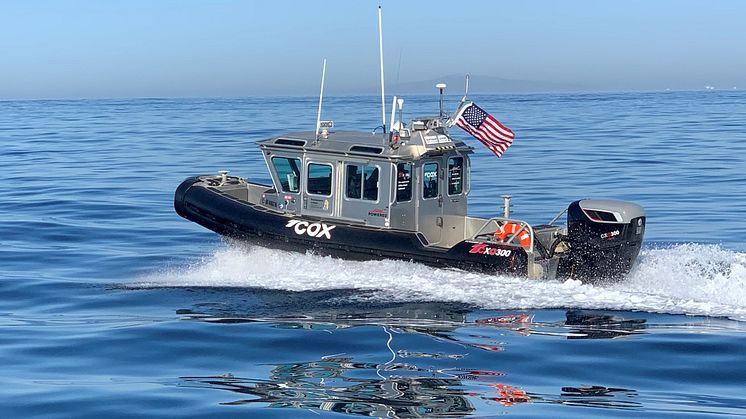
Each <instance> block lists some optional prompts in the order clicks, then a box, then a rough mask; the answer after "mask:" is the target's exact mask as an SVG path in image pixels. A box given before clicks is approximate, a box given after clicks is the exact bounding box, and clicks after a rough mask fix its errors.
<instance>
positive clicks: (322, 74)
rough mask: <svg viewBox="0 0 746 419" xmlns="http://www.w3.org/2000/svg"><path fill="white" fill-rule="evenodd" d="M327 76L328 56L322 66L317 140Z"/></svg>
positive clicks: (317, 131)
mask: <svg viewBox="0 0 746 419" xmlns="http://www.w3.org/2000/svg"><path fill="white" fill-rule="evenodd" d="M325 76H326V58H324V65H323V66H322V67H321V93H319V113H318V114H316V137H315V139H316V141H318V139H319V127H320V126H321V101H322V100H323V99H324V77H325Z"/></svg>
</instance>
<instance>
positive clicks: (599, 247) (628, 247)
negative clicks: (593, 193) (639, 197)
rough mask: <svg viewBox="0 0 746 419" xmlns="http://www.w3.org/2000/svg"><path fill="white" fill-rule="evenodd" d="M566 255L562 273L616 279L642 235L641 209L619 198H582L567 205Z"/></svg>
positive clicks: (635, 251) (631, 259) (631, 258)
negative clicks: (567, 247)
mask: <svg viewBox="0 0 746 419" xmlns="http://www.w3.org/2000/svg"><path fill="white" fill-rule="evenodd" d="M567 232H568V236H567V242H568V244H569V245H570V249H569V252H568V257H567V258H566V260H564V261H563V262H564V263H561V264H560V268H559V269H560V272H558V274H562V275H563V276H567V277H571V278H579V279H585V280H597V279H618V278H621V277H623V276H624V275H626V274H627V273H628V272H629V270H630V269H631V268H632V264H633V263H634V262H635V259H637V255H638V254H639V253H640V246H641V245H642V237H643V235H644V234H645V210H644V209H643V208H642V207H641V206H639V205H637V204H632V203H629V202H623V201H613V200H599V199H585V200H581V201H575V202H573V203H572V204H570V206H569V207H568V208H567Z"/></svg>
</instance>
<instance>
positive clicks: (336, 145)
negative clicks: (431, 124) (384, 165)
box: [257, 127, 473, 160]
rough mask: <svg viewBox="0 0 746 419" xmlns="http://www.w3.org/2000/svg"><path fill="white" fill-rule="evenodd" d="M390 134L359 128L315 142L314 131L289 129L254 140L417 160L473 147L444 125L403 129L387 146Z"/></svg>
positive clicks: (270, 145) (282, 146) (268, 145)
mask: <svg viewBox="0 0 746 419" xmlns="http://www.w3.org/2000/svg"><path fill="white" fill-rule="evenodd" d="M388 138H389V134H382V133H381V132H378V133H375V134H372V133H370V132H361V131H329V132H328V135H327V136H326V137H322V138H320V139H319V141H315V132H313V131H305V132H292V133H287V134H283V135H280V136H277V137H273V138H270V139H267V140H261V141H257V144H259V146H260V147H262V148H263V149H265V148H266V149H271V150H302V151H305V152H318V153H331V154H344V155H364V156H368V157H374V156H375V157H383V158H389V159H397V160H399V159H402V160H416V159H418V158H420V157H423V156H428V155H437V154H443V153H447V152H450V151H454V150H456V151H458V152H460V153H471V152H472V150H473V149H472V147H470V146H468V145H467V144H465V143H464V142H463V141H461V140H459V139H455V138H452V137H450V136H449V135H448V132H447V131H446V130H445V128H443V127H437V128H434V129H420V130H402V131H401V138H400V140H399V146H398V147H396V148H392V147H390V146H389V140H388Z"/></svg>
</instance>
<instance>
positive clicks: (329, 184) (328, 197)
mask: <svg viewBox="0 0 746 419" xmlns="http://www.w3.org/2000/svg"><path fill="white" fill-rule="evenodd" d="M305 168H306V171H305V173H306V176H305V179H304V181H305V184H304V188H303V209H302V213H303V214H308V215H315V216H320V217H331V216H332V214H334V192H335V190H336V169H335V165H334V164H333V163H331V162H325V161H323V160H311V159H309V160H307V161H306V167H305Z"/></svg>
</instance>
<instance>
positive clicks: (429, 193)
mask: <svg viewBox="0 0 746 419" xmlns="http://www.w3.org/2000/svg"><path fill="white" fill-rule="evenodd" d="M437 196H438V163H435V162H432V163H425V164H424V165H423V166H422V197H423V198H425V199H428V198H435V197H437Z"/></svg>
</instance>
